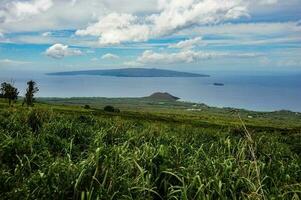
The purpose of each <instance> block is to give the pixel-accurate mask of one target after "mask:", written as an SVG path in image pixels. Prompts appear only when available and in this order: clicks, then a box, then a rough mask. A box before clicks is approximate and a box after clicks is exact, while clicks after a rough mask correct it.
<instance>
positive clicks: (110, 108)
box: [103, 106, 120, 113]
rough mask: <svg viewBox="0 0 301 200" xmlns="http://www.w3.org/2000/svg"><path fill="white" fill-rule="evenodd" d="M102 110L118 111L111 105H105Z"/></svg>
mask: <svg viewBox="0 0 301 200" xmlns="http://www.w3.org/2000/svg"><path fill="white" fill-rule="evenodd" d="M103 110H104V111H106V112H116V113H119V112H120V110H119V109H118V108H114V107H113V106H105V107H104V108H103Z"/></svg>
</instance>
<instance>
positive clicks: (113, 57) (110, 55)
mask: <svg viewBox="0 0 301 200" xmlns="http://www.w3.org/2000/svg"><path fill="white" fill-rule="evenodd" d="M118 58H119V56H117V55H115V54H111V53H107V54H104V55H103V56H102V57H101V59H109V60H115V59H118Z"/></svg>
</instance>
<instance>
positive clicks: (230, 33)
mask: <svg viewBox="0 0 301 200" xmlns="http://www.w3.org/2000/svg"><path fill="white" fill-rule="evenodd" d="M129 67H144V68H164V69H174V70H182V71H208V70H210V71H270V72H274V71H280V72H281V71H301V0H285V1H282V0H143V1H142V0H0V73H1V71H2V72H5V71H16V72H17V71H18V72H19V71H41V72H51V71H69V70H89V69H109V68H129Z"/></svg>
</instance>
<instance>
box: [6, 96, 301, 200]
mask: <svg viewBox="0 0 301 200" xmlns="http://www.w3.org/2000/svg"><path fill="white" fill-rule="evenodd" d="M38 101H39V103H36V104H35V106H34V107H33V108H27V107H22V106H21V104H20V103H19V102H18V103H17V104H14V105H13V106H12V107H8V105H7V102H5V101H3V100H0V199H83V200H84V199H104V200H107V199H141V200H144V199H187V200H188V199H189V200H190V199H300V198H301V114H300V113H294V112H288V111H278V112H270V113H265V112H252V111H246V110H237V109H230V108H224V109H221V108H212V107H208V106H206V105H203V104H193V103H185V102H176V101H175V102H168V101H155V100H150V99H147V98H142V99H135V98H127V99H107V98H71V99H57V98H56V99H54V98H51V99H50V98H42V99H38ZM84 105H89V106H90V107H91V108H90V109H84V108H83V106H84ZM105 105H113V106H114V107H117V108H119V109H120V110H121V112H120V113H111V112H105V111H103V107H104V106H105Z"/></svg>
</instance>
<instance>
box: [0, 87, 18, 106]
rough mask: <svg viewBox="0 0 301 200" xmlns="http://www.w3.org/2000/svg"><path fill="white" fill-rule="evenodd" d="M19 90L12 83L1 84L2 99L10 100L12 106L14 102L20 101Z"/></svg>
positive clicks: (0, 94) (0, 96)
mask: <svg viewBox="0 0 301 200" xmlns="http://www.w3.org/2000/svg"><path fill="white" fill-rule="evenodd" d="M18 94H19V92H18V89H17V88H15V87H14V86H13V85H12V84H10V83H6V82H4V83H1V88H0V98H5V99H7V100H8V104H9V105H11V103H12V102H13V101H16V100H17V99H18Z"/></svg>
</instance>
